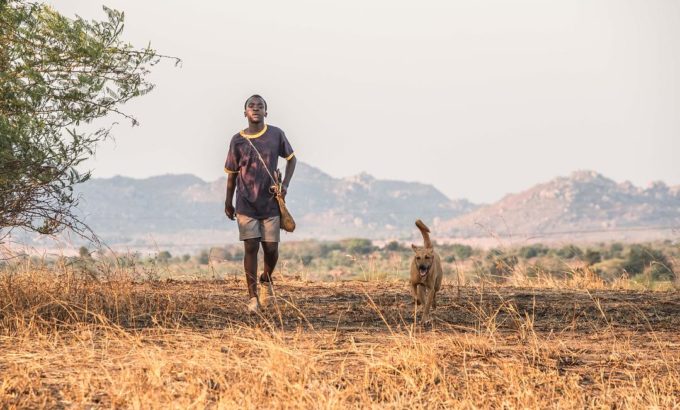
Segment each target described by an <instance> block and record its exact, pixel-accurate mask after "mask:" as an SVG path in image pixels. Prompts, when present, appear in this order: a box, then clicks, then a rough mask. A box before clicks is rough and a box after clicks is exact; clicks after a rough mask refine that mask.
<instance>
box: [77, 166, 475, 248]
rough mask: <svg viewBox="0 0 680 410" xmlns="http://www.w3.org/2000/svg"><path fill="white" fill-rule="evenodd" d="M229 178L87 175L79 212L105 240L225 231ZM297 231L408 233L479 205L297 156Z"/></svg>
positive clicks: (293, 201) (293, 190)
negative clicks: (327, 168)
mask: <svg viewBox="0 0 680 410" xmlns="http://www.w3.org/2000/svg"><path fill="white" fill-rule="evenodd" d="M225 186H226V179H225V178H220V179H218V180H216V181H213V182H205V181H203V180H201V179H200V178H198V177H195V176H193V175H162V176H156V177H151V178H146V179H133V178H127V177H113V178H105V179H99V178H95V179H92V180H90V181H88V182H86V183H84V184H82V185H81V186H79V187H78V194H79V196H80V198H81V203H80V213H81V215H83V216H84V217H85V220H86V223H88V224H89V225H90V226H91V227H92V228H93V229H94V230H95V232H97V233H99V234H100V235H101V236H102V237H103V238H104V239H107V240H109V241H113V242H116V243H119V242H128V241H130V240H133V239H134V238H139V236H140V235H148V234H150V233H156V234H176V233H178V232H182V231H185V230H186V231H192V232H194V235H196V231H201V230H205V231H216V230H217V231H223V232H224V233H225V237H227V235H228V234H230V233H229V232H230V231H235V224H234V223H232V222H229V221H227V219H226V217H225V216H224V196H225ZM287 201H288V206H289V209H290V210H291V212H293V215H294V217H295V218H296V221H297V222H298V227H299V229H298V230H297V231H296V233H295V235H296V236H297V237H320V238H341V237H347V236H362V237H368V238H376V239H377V238H383V237H399V236H404V235H409V232H410V229H411V225H412V224H413V221H414V220H415V219H416V218H425V219H434V218H442V217H443V218H453V217H455V216H458V215H461V214H464V213H467V212H470V211H472V210H474V209H476V208H477V206H478V205H475V204H472V203H470V202H469V201H467V200H450V199H449V198H447V197H446V196H445V195H444V194H443V193H441V192H440V191H438V190H437V189H436V188H434V187H433V186H431V185H426V184H421V183H416V182H402V181H389V180H378V179H375V178H373V177H372V176H370V175H368V174H365V173H364V174H359V175H356V176H353V177H349V178H333V177H331V176H330V175H328V174H326V173H324V172H322V171H320V170H319V169H317V168H314V167H312V166H310V165H307V164H305V163H300V162H298V165H297V169H296V171H295V178H294V179H293V182H292V184H291V187H290V195H289V196H288V198H287Z"/></svg>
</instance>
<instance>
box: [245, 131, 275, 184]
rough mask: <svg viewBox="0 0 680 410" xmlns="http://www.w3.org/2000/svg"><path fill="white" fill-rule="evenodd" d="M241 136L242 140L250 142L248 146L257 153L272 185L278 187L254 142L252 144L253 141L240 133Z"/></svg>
mask: <svg viewBox="0 0 680 410" xmlns="http://www.w3.org/2000/svg"><path fill="white" fill-rule="evenodd" d="M241 136H242V137H243V139H244V140H246V141H248V144H250V146H251V147H252V148H253V150H254V151H255V153H256V154H257V157H258V158H259V159H260V162H261V163H262V165H263V166H264V170H265V171H267V174H268V175H269V178H271V179H272V182H273V183H274V185H276V187H277V188H278V187H279V182H278V180H277V179H276V178H274V176H273V175H272V173H271V172H269V167H267V163H266V162H264V159H263V158H262V155H260V151H258V150H257V148H255V144H253V142H252V141H251V140H250V138H246V137H245V136H243V135H241Z"/></svg>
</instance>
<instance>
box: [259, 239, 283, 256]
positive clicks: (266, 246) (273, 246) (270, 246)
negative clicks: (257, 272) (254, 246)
mask: <svg viewBox="0 0 680 410" xmlns="http://www.w3.org/2000/svg"><path fill="white" fill-rule="evenodd" d="M262 249H263V250H264V252H265V253H266V254H269V255H271V254H273V253H276V252H278V251H279V243H278V242H262Z"/></svg>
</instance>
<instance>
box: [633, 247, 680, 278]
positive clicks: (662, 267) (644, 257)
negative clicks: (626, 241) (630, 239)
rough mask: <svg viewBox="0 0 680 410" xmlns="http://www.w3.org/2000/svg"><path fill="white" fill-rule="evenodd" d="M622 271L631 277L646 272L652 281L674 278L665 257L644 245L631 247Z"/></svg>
mask: <svg viewBox="0 0 680 410" xmlns="http://www.w3.org/2000/svg"><path fill="white" fill-rule="evenodd" d="M623 269H625V270H626V272H628V273H630V274H633V275H634V274H638V273H643V272H645V270H647V271H648V272H649V273H650V274H651V275H652V279H654V280H672V279H673V278H674V277H675V275H674V273H673V270H672V266H671V263H670V261H669V260H668V258H666V255H664V254H663V253H662V252H661V251H660V250H657V249H653V248H650V247H649V246H644V245H631V247H630V249H629V250H628V254H627V255H626V261H625V263H624V264H623ZM664 278H665V279H664Z"/></svg>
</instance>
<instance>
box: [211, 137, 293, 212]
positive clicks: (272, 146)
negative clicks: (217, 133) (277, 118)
mask: <svg viewBox="0 0 680 410" xmlns="http://www.w3.org/2000/svg"><path fill="white" fill-rule="evenodd" d="M248 141H250V142H252V143H253V145H254V146H255V147H256V148H257V150H258V151H259V152H260V155H261V156H262V159H263V160H264V162H265V163H266V164H267V168H268V169H269V172H270V173H271V174H272V175H274V172H275V171H276V166H277V164H278V160H279V157H282V158H285V159H287V160H288V159H291V158H292V157H293V155H295V153H294V152H293V148H292V147H291V146H290V143H289V142H288V139H287V138H286V134H284V133H283V130H281V129H280V128H277V127H274V126H272V125H265V126H264V129H263V130H262V131H260V132H259V133H257V134H255V135H247V134H245V133H244V132H243V131H241V132H240V133H238V134H236V135H234V136H233V137H232V138H231V143H230V144H229V152H228V153H227V160H226V162H225V164H224V171H225V172H226V173H228V174H231V173H234V174H238V176H237V178H236V213H237V214H240V215H245V216H249V217H251V218H256V219H265V218H270V217H272V216H279V206H278V203H277V202H276V199H275V198H274V195H273V194H272V193H271V191H270V187H271V186H272V185H273V184H274V183H273V182H272V179H271V177H270V176H269V174H268V173H267V171H266V170H265V168H264V166H263V165H262V162H261V161H260V159H259V158H258V156H257V153H256V152H255V150H253V147H251V146H250V144H249V143H248Z"/></svg>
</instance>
